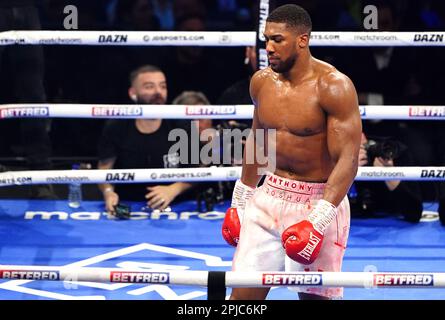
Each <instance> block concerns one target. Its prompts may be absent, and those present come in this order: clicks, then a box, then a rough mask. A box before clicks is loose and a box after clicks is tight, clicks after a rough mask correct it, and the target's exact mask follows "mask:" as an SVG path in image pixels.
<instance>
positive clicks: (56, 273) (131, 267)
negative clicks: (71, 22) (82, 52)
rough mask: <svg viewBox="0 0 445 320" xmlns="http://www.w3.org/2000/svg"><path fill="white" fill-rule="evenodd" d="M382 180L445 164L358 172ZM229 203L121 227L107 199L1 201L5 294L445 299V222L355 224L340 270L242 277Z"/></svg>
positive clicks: (197, 114)
mask: <svg viewBox="0 0 445 320" xmlns="http://www.w3.org/2000/svg"><path fill="white" fill-rule="evenodd" d="M444 34H445V33H443V32H442V33H441V32H411V33H410V32H403V33H402V32H391V33H379V32H371V33H369V32H313V35H312V39H311V45H312V46H318V45H323V46H369V45H374V46H408V45H415V46H422V45H438V46H443V40H442V41H439V40H440V39H443V35H444ZM104 39H105V40H107V39H108V40H107V41H105V40H104ZM113 39H115V40H116V41H113ZM118 39H121V40H122V39H125V41H124V40H122V41H117V40H118ZM428 39H429V40H430V41H428ZM434 39H436V40H437V41H432V40H434ZM0 43H1V44H3V45H13V44H18V45H22V44H45V45H46V44H52V45H54V44H64V45H67V44H68V45H155V46H156V45H163V46H165V45H172V46H174V45H198V46H199V45H200V46H246V45H254V44H255V33H252V32H106V31H104V32H95V31H87V32H85V31H69V32H66V31H7V32H2V33H0ZM252 112H253V107H252V106H244V105H235V106H183V105H176V106H173V105H166V106H158V108H153V107H152V106H142V105H141V106H138V105H97V104H95V105H78V104H76V105H75V104H44V105H42V104H9V105H1V106H0V119H7V118H22V117H48V118H52V117H54V118H55V117H64V118H91V119H104V118H116V119H123V118H124V119H128V118H164V119H188V120H192V119H205V118H211V119H248V118H251V117H252ZM360 113H361V116H362V119H364V120H367V119H391V120H397V119H404V120H407V119H409V120H426V119H428V120H444V119H445V106H386V105H385V106H368V105H367V106H361V107H360ZM240 173H241V168H240V167H209V168H195V169H193V168H187V169H125V170H75V171H72V170H68V171H66V170H51V171H22V172H18V171H15V172H4V173H0V186H11V185H28V184H39V183H54V184H66V183H70V182H73V181H77V182H81V183H84V184H87V183H94V184H96V183H103V182H106V181H107V175H112V176H116V175H117V176H121V175H131V176H132V182H173V181H175V182H176V181H192V182H199V181H223V180H225V181H228V180H230V181H234V180H236V179H237V178H239V177H240ZM385 179H398V180H421V181H443V180H445V167H392V168H377V167H361V168H359V171H358V174H357V177H356V180H385ZM114 182H115V183H125V181H114ZM114 182H113V183H114ZM228 205H229V204H228V203H227V202H226V203H221V204H218V205H217V206H216V207H215V210H214V211H212V212H204V213H202V212H197V209H196V205H195V203H193V202H184V203H179V204H177V205H174V206H172V211H170V212H145V211H142V210H138V208H140V207H142V205H141V203H131V206H132V217H131V218H130V219H128V220H118V219H115V218H113V217H111V216H108V215H107V214H106V213H104V212H103V203H102V202H101V201H84V204H83V207H81V208H80V209H81V210H80V209H77V210H73V209H70V208H69V207H68V205H67V202H66V201H38V200H0V219H1V220H2V222H3V223H2V225H1V227H0V228H1V229H0V231H1V232H0V235H1V240H0V241H1V243H2V246H1V251H0V278H1V279H3V280H0V299H70V300H71V299H83V300H89V299H94V300H96V299H153V300H156V299H181V300H182V299H184V300H185V299H205V298H209V299H215V298H216V299H222V298H223V297H224V296H225V295H226V294H227V293H228V292H226V289H230V288H231V287H246V286H255V287H273V289H272V290H271V292H270V294H269V296H268V298H269V299H295V298H296V296H295V294H294V293H291V292H288V291H287V290H284V288H285V287H290V286H321V285H322V286H342V287H345V294H344V299H350V300H354V299H363V300H364V299H419V298H421V299H431V300H435V299H444V298H445V289H444V287H445V270H444V269H443V261H444V260H445V245H443V243H445V241H444V240H445V234H444V232H443V228H442V227H441V226H440V225H439V222H438V221H434V222H431V223H420V224H417V225H412V224H410V223H407V222H404V221H400V220H398V219H397V218H396V217H391V216H389V217H388V216H385V217H381V218H376V219H372V220H354V219H352V221H351V231H350V236H349V242H348V249H347V250H346V253H345V258H344V266H343V270H344V272H341V273H332V272H303V273H282V272H274V271H273V270H272V271H270V272H256V273H248V274H244V273H236V272H231V271H229V270H230V266H231V258H232V255H233V252H234V249H233V248H231V247H229V246H228V245H226V244H225V242H224V241H223V239H222V237H221V235H220V229H221V224H222V219H223V217H224V212H225V209H226V208H227V207H228ZM434 206H435V204H427V205H426V208H427V209H431V208H433V207H434ZM172 234H174V237H172ZM110 235H112V236H110ZM426 240H428V241H426ZM426 288H428V289H434V290H426ZM407 289H409V290H407Z"/></svg>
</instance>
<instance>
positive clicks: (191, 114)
mask: <svg viewBox="0 0 445 320" xmlns="http://www.w3.org/2000/svg"><path fill="white" fill-rule="evenodd" d="M253 109H254V107H253V105H135V104H57V103H44V104H35V103H22V104H2V105H0V120H1V119H10V118H39V117H40V118H91V119H135V118H147V119H148V118H152V119H160V118H162V119H252V116H253ZM360 115H361V117H362V119H364V120H377V119H386V120H445V106H420V105H419V106H399V105H366V106H360Z"/></svg>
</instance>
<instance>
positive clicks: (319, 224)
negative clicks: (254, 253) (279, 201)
mask: <svg viewBox="0 0 445 320" xmlns="http://www.w3.org/2000/svg"><path fill="white" fill-rule="evenodd" d="M336 214H337V210H336V208H335V206H334V205H333V204H332V203H330V202H328V201H325V200H319V201H318V203H317V205H316V206H315V208H314V210H313V211H312V212H311V213H310V214H309V216H308V219H307V220H303V221H300V222H299V223H296V224H294V225H292V226H290V227H288V228H287V229H286V230H284V232H283V234H282V236H281V241H282V244H283V247H284V249H285V250H286V254H287V255H288V256H289V257H290V258H291V259H292V260H295V261H297V262H298V263H301V264H311V263H313V262H314V261H315V259H317V257H318V254H319V253H320V249H321V245H322V243H323V238H324V232H325V230H326V229H327V227H328V226H329V224H330V223H331V221H332V220H333V219H334V218H335V216H336Z"/></svg>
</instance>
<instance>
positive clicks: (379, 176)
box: [0, 166, 445, 187]
mask: <svg viewBox="0 0 445 320" xmlns="http://www.w3.org/2000/svg"><path fill="white" fill-rule="evenodd" d="M240 177H241V167H215V166H213V167H205V168H176V169H111V170H47V171H37V170H36V171H7V172H3V173H0V187H2V186H11V185H30V184H48V183H49V184H68V183H75V182H77V183H82V184H91V183H142V182H151V183H153V182H154V183H158V182H178V181H189V182H199V181H235V180H236V179H238V178H240ZM355 180H358V181H370V180H373V181H384V180H420V181H444V180H445V167H359V169H358V172H357V175H356V178H355Z"/></svg>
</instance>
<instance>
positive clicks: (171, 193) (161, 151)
mask: <svg viewBox="0 0 445 320" xmlns="http://www.w3.org/2000/svg"><path fill="white" fill-rule="evenodd" d="M130 83H131V86H130V88H129V90H128V94H129V96H130V98H131V99H132V100H133V101H134V102H135V103H138V104H165V103H166V101H167V82H166V79H165V75H164V73H163V72H162V71H161V70H160V69H159V68H157V67H155V66H151V65H146V66H142V67H140V68H138V69H136V70H135V71H133V72H132V73H131V75H130ZM175 124H176V122H174V121H165V120H162V119H131V120H112V121H109V122H108V123H107V124H106V125H105V127H104V131H103V134H102V137H101V139H100V142H99V150H98V151H99V163H98V168H99V169H112V168H115V169H125V168H131V169H139V168H141V169H142V168H176V167H179V166H180V163H179V162H180V161H179V157H180V155H179V154H178V153H169V149H170V147H171V146H172V145H173V144H174V143H175V142H174V141H168V134H169V132H170V130H172V129H175V128H176V125H175ZM191 186H192V185H191V184H190V183H184V182H175V183H172V184H164V185H151V186H147V184H133V183H131V184H117V185H116V186H113V185H111V184H100V185H99V189H100V190H101V191H102V193H103V196H104V200H105V206H106V209H107V211H108V212H111V213H114V206H115V205H116V204H118V203H119V200H120V199H122V200H134V201H141V200H143V199H146V201H147V205H148V206H149V207H150V208H152V209H160V210H163V209H165V208H167V207H168V205H169V204H170V203H171V202H172V201H173V200H174V199H175V198H176V197H177V196H178V195H180V194H182V193H184V192H185V191H187V190H189V189H190V188H191Z"/></svg>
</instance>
